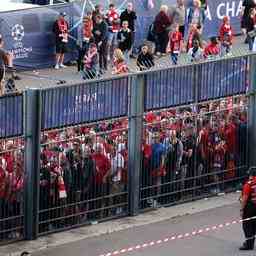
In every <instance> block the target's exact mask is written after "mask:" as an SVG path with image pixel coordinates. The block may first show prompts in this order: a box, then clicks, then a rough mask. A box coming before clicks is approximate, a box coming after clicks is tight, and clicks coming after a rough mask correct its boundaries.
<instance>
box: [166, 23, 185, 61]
mask: <svg viewBox="0 0 256 256" xmlns="http://www.w3.org/2000/svg"><path fill="white" fill-rule="evenodd" d="M168 46H169V49H168V47H167V52H168V51H170V53H171V60H172V63H173V64H174V65H177V64H178V56H179V54H180V52H181V49H182V34H181V32H180V31H179V24H176V25H175V28H174V31H173V32H170V33H169V45H168Z"/></svg>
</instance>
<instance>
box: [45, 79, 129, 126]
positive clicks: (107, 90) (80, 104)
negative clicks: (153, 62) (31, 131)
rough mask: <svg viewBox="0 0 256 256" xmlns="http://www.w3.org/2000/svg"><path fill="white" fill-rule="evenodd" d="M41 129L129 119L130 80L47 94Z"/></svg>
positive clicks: (48, 90) (113, 81)
mask: <svg viewBox="0 0 256 256" xmlns="http://www.w3.org/2000/svg"><path fill="white" fill-rule="evenodd" d="M42 102H43V103H42V109H43V110H42V129H51V128H55V127H62V126H67V125H75V124H79V123H86V122H93V121H98V120H103V119H109V118H116V117H121V116H126V115H127V111H128V78H119V79H114V80H109V81H103V82H95V83H90V84H88V85H87V84H86V85H84V84H82V85H76V86H71V87H70V86H69V87H61V88H53V89H47V90H44V91H43V93H42Z"/></svg>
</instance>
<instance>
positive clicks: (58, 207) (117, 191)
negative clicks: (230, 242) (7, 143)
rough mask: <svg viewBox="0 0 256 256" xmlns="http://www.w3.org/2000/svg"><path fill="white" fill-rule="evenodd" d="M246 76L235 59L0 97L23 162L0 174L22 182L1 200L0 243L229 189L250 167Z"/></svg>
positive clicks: (251, 77) (246, 64)
mask: <svg viewBox="0 0 256 256" xmlns="http://www.w3.org/2000/svg"><path fill="white" fill-rule="evenodd" d="M255 68H256V59H255V56H254V55H253V54H251V55H246V56H233V57H231V58H226V57H225V58H222V59H218V60H210V61H207V62H205V63H197V64H193V65H192V64H189V65H184V66H176V67H172V68H165V69H159V70H152V71H145V72H140V73H137V74H128V75H124V76H117V77H116V78H114V79H100V80H92V81H89V82H84V83H80V84H74V85H65V86H60V87H56V88H49V89H28V90H26V91H25V92H24V93H23V95H18V96H8V97H7V96H6V97H2V98H0V108H1V106H3V108H4V110H5V111H6V112H3V113H2V112H1V115H0V116H1V117H2V120H3V121H4V122H3V123H1V134H2V137H7V136H8V137H10V138H13V137H17V136H22V140H21V141H22V142H21V141H19V139H17V140H18V141H19V143H17V144H15V145H17V147H16V148H13V149H12V151H13V154H14V155H15V157H16V156H17V157H18V158H19V159H20V158H22V159H23V161H24V165H23V164H22V165H23V166H24V169H23V171H22V172H21V171H19V169H17V170H16V169H15V170H12V171H5V170H2V169H1V168H0V177H4V178H3V179H1V180H0V185H2V186H3V187H8V186H9V185H8V186H7V184H8V177H9V176H10V177H14V178H13V180H14V183H15V184H16V183H19V182H17V177H22V178H24V183H23V184H24V185H23V187H22V186H21V190H22V191H23V192H20V191H21V190H15V191H14V192H15V193H14V194H15V196H16V197H17V198H18V197H19V199H16V201H14V202H13V201H12V202H9V201H8V200H9V199H8V197H3V198H1V200H0V202H1V206H0V207H1V215H0V225H2V226H1V234H4V235H2V236H1V237H0V239H1V240H3V241H4V242H6V240H12V239H15V238H13V237H14V233H15V231H17V232H18V233H19V234H20V235H19V236H18V235H17V236H16V239H17V237H19V238H22V237H24V238H26V239H33V238H36V237H38V235H43V234H46V233H49V232H55V231H59V230H62V229H67V228H71V227H75V226H79V225H84V224H88V223H92V222H95V221H102V220H106V219H110V218H116V217H121V216H124V215H128V214H130V215H135V214H138V213H139V212H140V211H141V210H142V209H146V208H152V207H157V206H158V205H159V204H161V205H171V204H175V203H180V202H184V201H188V200H194V199H196V198H199V197H202V196H209V195H215V194H217V193H218V192H226V191H230V190H234V189H237V188H238V187H239V186H240V183H241V182H242V181H243V179H244V178H245V169H246V168H247V167H248V166H249V165H253V164H255V163H254V162H253V161H254V159H255V157H250V156H254V154H255V149H254V144H255V143H256V134H255V132H254V131H255V120H256V118H255V117H256V113H255V106H256V105H255V104H256V99H255V91H254V90H255V88H256V79H255ZM1 101H2V102H3V103H1ZM8 106H9V107H8ZM4 117H6V118H4ZM10 123H11V124H12V125H10ZM23 123H24V124H23ZM248 138H249V139H248ZM3 140H4V138H3V139H2V140H1V141H3ZM8 140H10V139H8ZM14 140H16V139H14ZM20 148H21V149H22V151H21V152H23V150H24V155H23V153H21V152H20V150H21V149H20ZM4 150H5V148H4V147H3V148H0V157H1V155H3V157H2V162H5V161H6V158H7V159H8V156H6V154H5V152H4ZM1 151H3V152H2V153H3V154H2V153H1ZM13 163H15V166H16V165H17V164H18V163H19V161H18V160H16V158H15V159H14V158H13ZM22 163H23V162H22ZM0 164H1V161H0ZM19 165H20V164H19ZM5 168H6V167H5ZM24 170H25V171H24ZM16 173H18V175H16ZM21 173H22V174H21ZM24 173H25V176H24ZM7 174H8V175H7ZM14 174H15V175H14ZM22 175H23V176H22ZM20 196H21V198H20ZM2 202H4V203H2ZM6 202H7V203H6ZM6 205H7V206H6ZM6 207H7V208H6ZM6 209H7V210H6ZM10 209H11V210H10ZM13 209H14V210H13ZM12 218H14V219H15V220H14V221H12ZM13 231H14V232H13ZM17 232H16V233H17ZM23 235H24V236H23Z"/></svg>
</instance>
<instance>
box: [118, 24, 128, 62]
mask: <svg viewBox="0 0 256 256" xmlns="http://www.w3.org/2000/svg"><path fill="white" fill-rule="evenodd" d="M117 42H118V48H119V49H120V50H121V51H122V52H123V54H124V57H125V61H126V63H128V62H129V57H130V51H131V48H132V32H131V30H130V29H129V24H128V21H126V20H125V21H123V23H122V28H121V29H120V30H119V31H118V33H117Z"/></svg>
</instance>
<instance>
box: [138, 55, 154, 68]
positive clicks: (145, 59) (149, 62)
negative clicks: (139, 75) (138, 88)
mask: <svg viewBox="0 0 256 256" xmlns="http://www.w3.org/2000/svg"><path fill="white" fill-rule="evenodd" d="M154 65H155V63H154V58H153V55H152V54H150V53H146V54H143V53H140V54H139V56H138V58H137V66H138V67H139V68H140V71H142V70H145V69H150V68H151V67H153V66H154ZM141 66H144V67H145V68H142V67H141Z"/></svg>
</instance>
